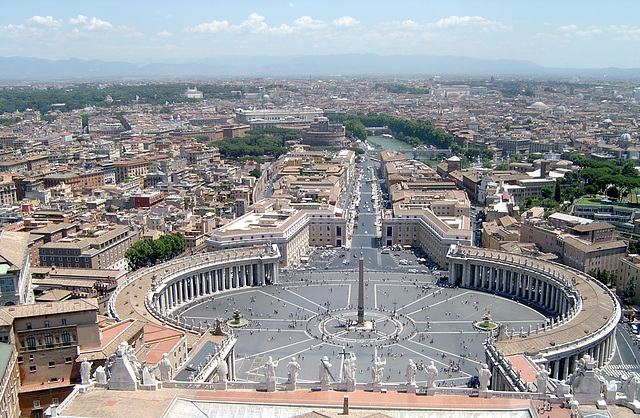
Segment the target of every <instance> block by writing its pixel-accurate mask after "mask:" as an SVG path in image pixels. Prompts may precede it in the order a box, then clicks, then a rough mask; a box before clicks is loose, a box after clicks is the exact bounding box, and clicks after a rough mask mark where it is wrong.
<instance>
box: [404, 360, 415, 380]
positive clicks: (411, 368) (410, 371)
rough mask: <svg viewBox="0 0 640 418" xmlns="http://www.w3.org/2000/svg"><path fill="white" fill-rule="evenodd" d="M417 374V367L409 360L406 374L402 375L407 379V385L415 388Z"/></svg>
mask: <svg viewBox="0 0 640 418" xmlns="http://www.w3.org/2000/svg"><path fill="white" fill-rule="evenodd" d="M417 373H418V366H416V363H415V362H414V361H413V360H412V359H409V364H407V373H406V374H405V375H404V376H405V377H406V378H407V385H410V386H415V384H416V374H417Z"/></svg>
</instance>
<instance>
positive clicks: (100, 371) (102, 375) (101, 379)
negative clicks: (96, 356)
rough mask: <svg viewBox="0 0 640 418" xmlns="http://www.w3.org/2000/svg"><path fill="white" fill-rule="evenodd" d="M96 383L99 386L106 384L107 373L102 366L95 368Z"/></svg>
mask: <svg viewBox="0 0 640 418" xmlns="http://www.w3.org/2000/svg"><path fill="white" fill-rule="evenodd" d="M95 375H96V382H97V383H99V384H101V385H106V384H107V372H106V370H105V368H104V367H102V366H98V367H97V368H96V373H95Z"/></svg>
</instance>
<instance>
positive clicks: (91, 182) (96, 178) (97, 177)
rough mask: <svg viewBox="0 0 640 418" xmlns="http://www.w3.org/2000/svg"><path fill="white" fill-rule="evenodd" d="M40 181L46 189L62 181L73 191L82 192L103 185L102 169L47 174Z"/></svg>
mask: <svg viewBox="0 0 640 418" xmlns="http://www.w3.org/2000/svg"><path fill="white" fill-rule="evenodd" d="M42 182H43V183H42V184H43V186H44V187H45V188H46V189H48V188H51V187H55V186H57V185H59V184H62V183H64V184H66V185H69V186H71V188H72V190H73V191H74V192H83V191H91V190H95V189H98V188H101V187H104V184H105V178H104V172H103V171H102V170H92V171H84V172H79V173H76V172H67V173H56V174H49V175H47V176H45V177H43V179H42Z"/></svg>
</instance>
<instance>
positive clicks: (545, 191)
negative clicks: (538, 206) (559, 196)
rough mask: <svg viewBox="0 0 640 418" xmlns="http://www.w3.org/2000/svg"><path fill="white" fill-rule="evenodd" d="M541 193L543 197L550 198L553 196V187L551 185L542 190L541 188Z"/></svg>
mask: <svg viewBox="0 0 640 418" xmlns="http://www.w3.org/2000/svg"><path fill="white" fill-rule="evenodd" d="M540 195H541V196H542V198H543V199H549V198H550V197H551V196H553V189H552V188H551V187H543V188H542V190H540Z"/></svg>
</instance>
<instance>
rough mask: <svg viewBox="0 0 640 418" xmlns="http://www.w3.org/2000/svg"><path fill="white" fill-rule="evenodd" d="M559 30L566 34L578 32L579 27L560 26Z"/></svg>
mask: <svg viewBox="0 0 640 418" xmlns="http://www.w3.org/2000/svg"><path fill="white" fill-rule="evenodd" d="M558 30H561V31H564V32H569V31H576V30H578V26H577V25H566V26H560V27H559V28H558Z"/></svg>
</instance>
